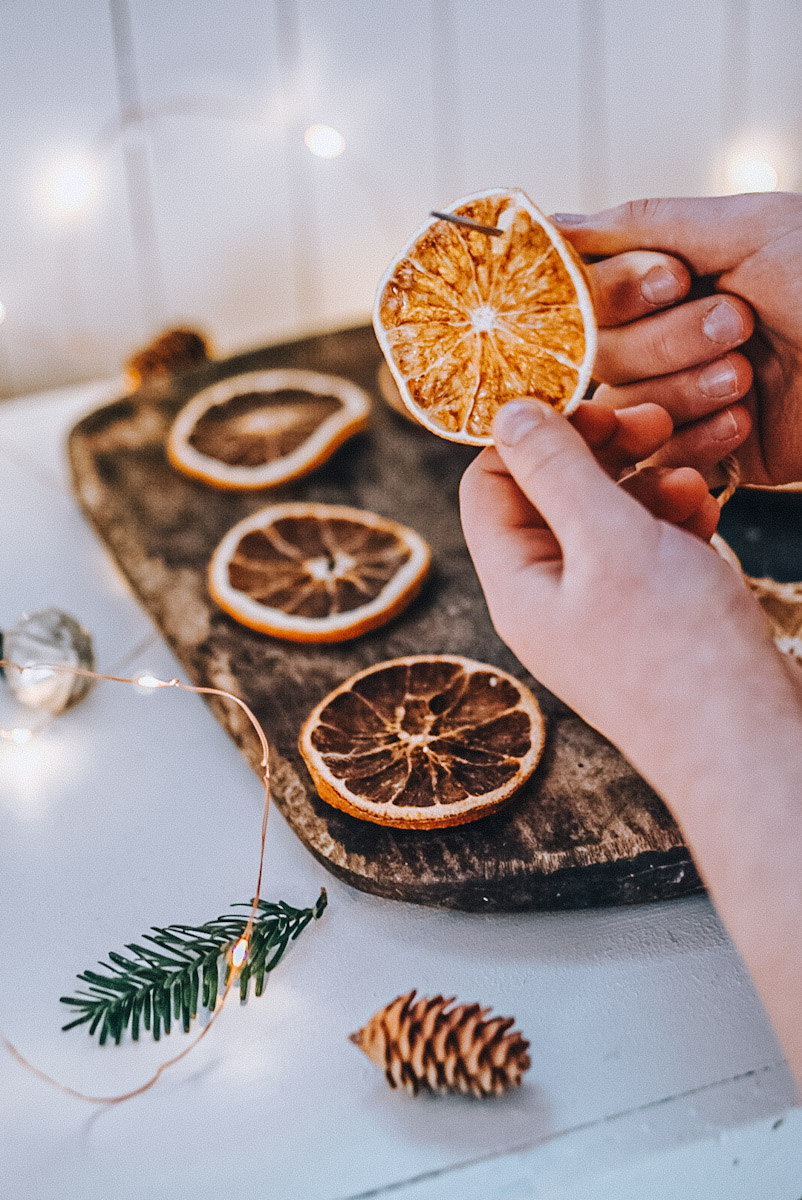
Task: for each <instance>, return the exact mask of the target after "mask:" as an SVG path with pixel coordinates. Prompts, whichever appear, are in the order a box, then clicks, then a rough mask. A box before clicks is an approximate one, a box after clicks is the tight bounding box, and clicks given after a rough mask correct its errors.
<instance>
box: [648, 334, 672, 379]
mask: <svg viewBox="0 0 802 1200" xmlns="http://www.w3.org/2000/svg"><path fill="white" fill-rule="evenodd" d="M652 358H653V359H654V362H655V364H656V366H657V367H659V368H660V370H659V371H655V372H654V374H661V375H666V374H668V373H669V372H672V371H674V370H675V369H676V363H675V359H676V354H675V350H674V339H673V337H672V336H671V333H670V331H669V329H668V326H667V324H666V323H665V322H663V321H658V322H657V323H656V324H655V327H654V329H653V331H652Z"/></svg>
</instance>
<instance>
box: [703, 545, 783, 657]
mask: <svg viewBox="0 0 802 1200" xmlns="http://www.w3.org/2000/svg"><path fill="white" fill-rule="evenodd" d="M710 544H711V546H712V547H713V549H714V550H715V551H716V552H717V553H718V554H719V555H720V556H721V558H723V559H724V561H725V562H726V563H728V564H729V566H731V567H732V568H733V570H735V571H737V572H738V574H739V575H740V576H741V578H742V579H743V581H744V583H745V584H746V586H747V587H748V588H749V590H750V592H751V593H752V595H753V596H754V597H755V599H756V600H757V602H758V604H759V605H760V607H761V608H762V609H763V615H764V616H765V618H766V624H767V626H768V631H769V633H770V635H771V637H772V639H773V641H774V644H775V646H776V647H777V649H778V650H780V651H781V652H782V653H783V654H787V655H788V657H789V658H795V659H796V660H797V661H798V662H800V663H802V581H799V582H790V583H779V582H778V581H777V580H776V579H771V578H769V577H765V576H763V577H760V576H754V575H747V574H746V572H745V571H744V569H743V567H742V566H741V563H740V560H739V559H738V556H737V555H736V553H735V551H734V550H733V549H732V547H731V546H730V545H729V544H728V543H727V542H725V541H724V539H723V538H722V537H721V536H720V534H718V533H714V534H713V537H712V539H711V542H710Z"/></svg>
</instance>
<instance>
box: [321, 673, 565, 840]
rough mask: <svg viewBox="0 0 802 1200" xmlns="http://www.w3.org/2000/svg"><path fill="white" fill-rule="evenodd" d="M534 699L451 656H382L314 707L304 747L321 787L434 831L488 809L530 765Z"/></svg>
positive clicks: (335, 797) (382, 816) (536, 717)
mask: <svg viewBox="0 0 802 1200" xmlns="http://www.w3.org/2000/svg"><path fill="white" fill-rule="evenodd" d="M543 739H544V722H543V717H542V714H541V712H540V708H539V706H538V703H537V700H536V699H535V697H534V696H533V695H532V693H531V692H530V691H529V690H528V689H527V688H526V687H524V685H523V684H522V683H520V682H519V681H518V680H517V679H515V678H514V677H513V676H512V675H508V674H507V673H506V672H505V671H500V670H498V668H496V667H493V666H489V665H487V664H486V663H479V662H474V661H472V660H471V659H467V658H462V657H458V656H456V655H448V654H429V655H412V656H409V657H406V658H399V659H393V660H391V661H389V662H382V663H378V664H377V665H376V666H373V667H369V668H367V670H365V671H360V672H359V674H357V675H354V676H353V677H352V678H351V679H348V680H346V681H345V683H342V684H340V686H339V687H338V688H336V689H335V690H334V691H333V692H331V694H330V695H328V696H326V697H325V699H324V700H321V702H320V703H319V704H318V705H317V707H316V708H315V709H314V710H313V711H312V713H311V714H310V715H309V717H308V718H307V720H306V722H305V723H304V726H303V729H302V730H301V736H300V742H299V747H300V751H301V754H302V756H303V758H304V761H305V762H306V765H307V767H308V769H309V773H310V775H311V776H312V779H313V780H314V782H315V786H316V788H317V790H318V794H319V795H320V796H321V798H322V799H323V800H326V801H327V802H328V803H329V804H332V805H333V806H334V807H335V808H340V809H343V810H344V811H345V812H348V813H350V814H351V815H352V816H356V817H361V818H363V819H365V820H367V821H373V822H375V823H376V824H379V825H393V826H396V827H398V828H402V829H438V828H444V827H446V826H450V825H460V824H464V823H465V822H466V821H473V820H475V819H476V818H477V817H482V816H485V815H486V814H487V813H489V812H492V811H494V810H495V809H497V808H498V807H499V806H500V805H502V804H503V803H504V802H505V801H507V800H508V799H509V798H510V797H511V796H513V795H514V793H515V792H516V791H517V790H518V789H519V788H520V786H521V784H523V783H524V782H525V781H526V780H527V779H528V778H529V776H530V775H531V774H532V772H533V771H534V769H535V767H536V765H537V762H538V760H539V758H540V755H541V752H542V749H543Z"/></svg>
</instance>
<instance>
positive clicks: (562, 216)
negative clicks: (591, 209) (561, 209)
mask: <svg viewBox="0 0 802 1200" xmlns="http://www.w3.org/2000/svg"><path fill="white" fill-rule="evenodd" d="M551 219H552V221H554V223H555V225H584V224H585V221H587V219H588V218H587V216H586V215H585V213H553V214H552V218H551Z"/></svg>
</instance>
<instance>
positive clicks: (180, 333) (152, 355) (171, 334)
mask: <svg viewBox="0 0 802 1200" xmlns="http://www.w3.org/2000/svg"><path fill="white" fill-rule="evenodd" d="M210 358H211V349H210V346H209V342H208V341H207V339H206V338H205V337H204V336H203V334H202V333H199V332H198V331H197V330H195V329H168V330H167V331H166V332H165V333H162V334H160V336H159V337H157V338H155V339H154V341H152V342H150V343H149V345H147V346H145V347H144V349H142V350H139V351H137V353H136V354H133V355H132V356H131V357H130V358H129V359H128V362H127V363H126V364H125V366H126V370H127V372H128V378H129V380H130V382H131V385H132V387H135V388H136V387H147V388H150V389H152V390H158V389H163V390H167V389H168V388H169V386H170V383H171V381H172V380H173V378H174V377H175V376H176V375H181V374H182V373H183V372H184V371H191V370H192V369H193V368H194V367H198V366H201V364H203V363H205V362H208V361H209V359H210Z"/></svg>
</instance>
